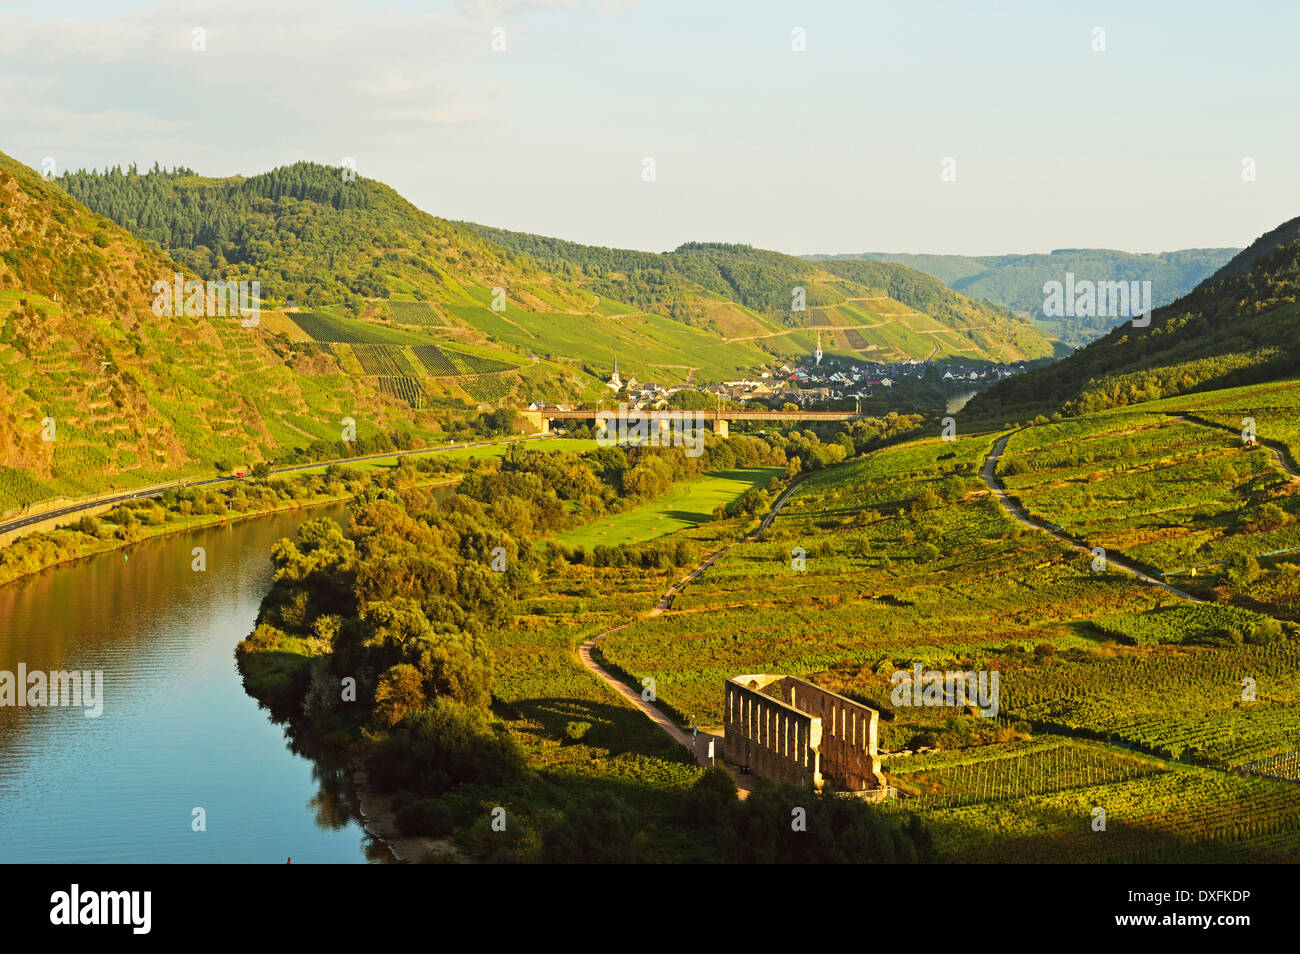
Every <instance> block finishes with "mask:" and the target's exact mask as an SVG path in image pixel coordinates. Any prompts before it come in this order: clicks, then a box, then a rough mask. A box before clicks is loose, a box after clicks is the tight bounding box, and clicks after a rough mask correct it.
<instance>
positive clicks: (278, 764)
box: [0, 504, 388, 864]
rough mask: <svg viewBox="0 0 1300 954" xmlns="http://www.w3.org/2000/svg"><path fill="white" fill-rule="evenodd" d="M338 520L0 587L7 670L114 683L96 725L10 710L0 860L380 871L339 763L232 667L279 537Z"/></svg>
mask: <svg viewBox="0 0 1300 954" xmlns="http://www.w3.org/2000/svg"><path fill="white" fill-rule="evenodd" d="M343 512H344V507H343V505H341V504H340V505H328V506H325V507H317V508H313V509H310V510H301V511H298V512H295V513H286V514H279V515H274V516H269V517H261V518H255V519H249V520H243V521H239V522H236V523H232V524H229V525H227V526H224V527H211V528H207V529H203V530H194V531H190V532H187V533H182V534H176V535H174V536H170V537H163V538H160V539H157V540H153V541H149V542H146V543H142V544H139V545H137V546H134V547H132V548H130V549H129V550H127V551H123V552H124V553H125V554H126V557H127V559H123V552H117V553H109V554H104V555H101V556H97V557H93V558H91V559H89V560H84V561H82V562H79V563H75V564H72V565H69V566H66V567H62V568H57V569H52V570H47V571H45V572H43V573H41V574H39V575H37V576H34V577H30V578H28V579H26V580H20V581H18V582H16V583H13V584H10V585H8V586H4V587H0V670H8V671H9V672H16V671H17V669H18V664H19V663H25V664H26V666H27V670H28V671H29V672H31V671H34V670H42V671H48V670H96V669H99V670H103V674H104V675H103V680H104V689H103V696H104V706H103V714H102V715H101V716H99V717H98V718H87V717H86V716H85V715H84V714H83V711H82V710H81V709H73V708H16V707H0V862H27V861H30V862H135V861H142V862H270V863H276V864H284V862H285V859H286V858H292V859H293V862H294V863H295V864H297V863H300V862H364V861H366V860H373V861H383V860H388V853H387V850H386V849H385V848H384V847H383V846H382V845H378V844H376V843H374V841H373V839H371V838H370V837H369V836H367V835H366V833H365V832H364V831H363V830H362V828H361V826H360V824H359V821H358V817H357V813H356V807H355V804H354V801H353V796H352V787H351V784H350V780H349V779H348V778H347V776H346V774H345V772H344V770H343V768H342V767H341V766H337V765H335V766H330V765H326V764H324V763H323V762H318V761H314V760H312V759H310V758H307V757H305V756H304V755H301V754H298V753H296V752H294V751H292V750H291V749H290V747H289V744H288V740H287V738H286V736H285V733H284V729H283V728H282V727H281V726H279V725H276V724H274V723H272V722H271V721H270V719H269V717H268V713H267V712H266V710H264V709H261V708H259V706H258V704H257V702H256V701H255V700H253V699H252V698H251V697H249V696H248V695H246V694H245V693H244V689H243V685H242V682H241V680H240V678H239V674H238V672H237V671H236V669H235V657H234V649H235V644H236V643H238V642H239V641H240V640H241V639H243V638H244V637H245V636H246V635H248V633H249V632H250V631H251V629H252V625H253V621H254V619H255V618H256V616H257V608H258V604H259V603H260V601H261V599H262V596H263V595H264V594H265V592H266V590H267V588H268V587H269V586H270V581H271V564H270V560H269V552H270V546H271V544H272V543H273V542H274V541H275V540H277V539H278V538H280V537H282V536H286V535H290V534H292V533H293V532H294V530H295V529H296V528H297V526H298V524H300V523H302V522H303V521H304V520H307V519H311V518H314V517H322V516H328V517H334V518H341V516H342V514H343ZM197 546H201V547H204V548H205V549H206V551H207V570H206V572H195V571H194V570H192V569H191V560H192V557H191V550H192V548H194V547H197ZM195 808H202V809H204V811H205V813H206V823H207V830H206V831H194V830H193V829H192V820H193V818H194V815H193V810H194V809H195Z"/></svg>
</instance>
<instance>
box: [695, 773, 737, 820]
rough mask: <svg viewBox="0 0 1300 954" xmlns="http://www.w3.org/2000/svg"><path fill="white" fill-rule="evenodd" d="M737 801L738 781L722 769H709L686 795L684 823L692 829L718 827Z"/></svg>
mask: <svg viewBox="0 0 1300 954" xmlns="http://www.w3.org/2000/svg"><path fill="white" fill-rule="evenodd" d="M735 801H736V780H735V779H733V778H732V777H731V773H730V772H728V771H727V770H726V769H722V768H716V767H715V768H711V769H708V770H707V771H706V772H705V773H704V774H703V775H701V776H700V778H699V781H697V782H696V783H695V784H694V785H692V786H691V789H690V791H689V792H687V793H686V806H685V808H684V810H683V812H682V821H683V822H685V823H686V824H687V825H690V826H691V827H692V828H702V827H704V826H706V825H716V824H718V823H719V822H720V821H722V819H723V816H725V815H726V813H727V809H728V808H730V807H731V806H732V805H733V804H734V803H735Z"/></svg>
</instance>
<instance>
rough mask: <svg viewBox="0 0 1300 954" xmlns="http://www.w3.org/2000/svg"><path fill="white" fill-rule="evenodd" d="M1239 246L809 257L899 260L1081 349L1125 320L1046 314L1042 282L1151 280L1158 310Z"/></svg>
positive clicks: (812, 258) (813, 258)
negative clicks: (1014, 313) (1008, 310)
mask: <svg viewBox="0 0 1300 954" xmlns="http://www.w3.org/2000/svg"><path fill="white" fill-rule="evenodd" d="M1239 251H1240V250H1239V249H1235V248H1192V249H1180V250H1178V251H1173V252H1159V253H1145V252H1143V253H1134V252H1123V251H1119V250H1117V249H1096V248H1094V249H1088V248H1059V249H1054V250H1053V251H1051V252H1049V253H1047V254H1045V255H1044V254H1023V255H1022V254H1012V255H979V256H965V255H912V254H899V253H889V252H864V253H862V254H860V255H832V256H823V255H810V256H805V258H807V259H808V260H810V261H846V260H857V259H861V260H868V261H884V262H897V263H899V264H903V265H908V266H910V267H911V268H915V269H917V270H918V271H923V272H927V273H929V274H931V275H934V276H935V277H936V278H938V279H939V280H940V281H942V282H944V283H945V284H947V285H948V286H949V287H950V288H952V289H954V290H955V291H959V292H961V293H962V294H964V295H968V296H970V297H971V298H975V299H980V300H984V301H989V302H996V303H997V304H999V305H1003V306H1005V307H1007V308H1011V309H1013V310H1014V311H1017V312H1020V313H1022V314H1027V315H1030V316H1032V317H1033V318H1034V319H1035V320H1036V321H1037V322H1038V323H1039V324H1040V325H1041V326H1042V327H1043V328H1044V330H1046V331H1047V332H1048V333H1050V334H1052V335H1054V336H1055V337H1058V338H1060V339H1061V340H1062V341H1064V342H1065V343H1066V344H1069V345H1070V346H1071V347H1082V346H1083V345H1085V344H1087V343H1088V342H1090V341H1094V340H1096V339H1097V338H1099V337H1101V336H1102V335H1104V334H1106V333H1107V332H1108V331H1110V329H1111V328H1113V327H1115V325H1116V324H1118V323H1122V320H1119V321H1117V320H1115V319H1108V318H1105V317H1101V316H1097V317H1080V318H1065V317H1059V316H1050V315H1047V314H1045V313H1044V310H1043V303H1044V293H1043V286H1044V284H1046V283H1047V282H1051V281H1057V282H1063V281H1065V277H1066V273H1072V274H1073V275H1074V277H1075V279H1076V280H1077V281H1082V280H1086V281H1093V282H1102V281H1125V282H1133V281H1137V282H1145V281H1149V282H1150V283H1151V295H1152V299H1153V304H1154V305H1155V306H1156V307H1160V306H1161V305H1167V304H1169V303H1170V302H1173V301H1176V300H1177V299H1178V298H1180V297H1182V296H1183V295H1185V294H1186V293H1187V292H1189V291H1191V290H1192V289H1193V288H1195V287H1196V286H1197V285H1198V284H1200V283H1201V282H1202V281H1204V280H1206V279H1207V278H1209V277H1210V276H1211V275H1213V274H1214V273H1215V272H1216V271H1217V270H1218V269H1220V268H1222V267H1223V266H1224V265H1226V264H1227V263H1228V261H1229V260H1230V259H1231V258H1232V257H1233V256H1234V255H1236V254H1237V253H1238V252H1239Z"/></svg>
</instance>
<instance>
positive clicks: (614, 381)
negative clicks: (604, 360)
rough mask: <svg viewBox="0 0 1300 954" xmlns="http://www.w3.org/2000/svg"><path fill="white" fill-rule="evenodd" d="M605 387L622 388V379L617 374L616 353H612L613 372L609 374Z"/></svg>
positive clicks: (617, 389)
mask: <svg viewBox="0 0 1300 954" xmlns="http://www.w3.org/2000/svg"><path fill="white" fill-rule="evenodd" d="M605 387H607V388H609V389H610V390H611V391H621V390H623V379H622V378H620V377H619V376H618V355H614V373H613V374H611V375H610V376H609V382H608V383H607V384H606V385H605Z"/></svg>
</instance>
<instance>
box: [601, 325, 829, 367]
mask: <svg viewBox="0 0 1300 954" xmlns="http://www.w3.org/2000/svg"><path fill="white" fill-rule="evenodd" d="M813 360H814V361H815V362H816V364H817V367H819V368H820V367H821V365H822V333H821V332H820V331H819V332H817V350H816V351H814V352H813ZM615 373H617V372H615Z"/></svg>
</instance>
